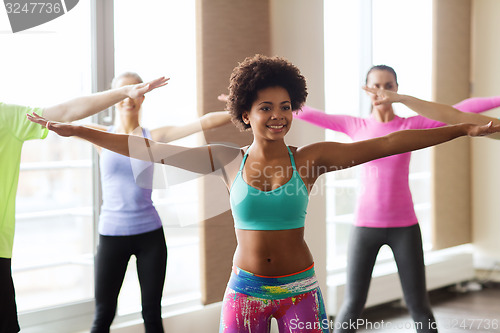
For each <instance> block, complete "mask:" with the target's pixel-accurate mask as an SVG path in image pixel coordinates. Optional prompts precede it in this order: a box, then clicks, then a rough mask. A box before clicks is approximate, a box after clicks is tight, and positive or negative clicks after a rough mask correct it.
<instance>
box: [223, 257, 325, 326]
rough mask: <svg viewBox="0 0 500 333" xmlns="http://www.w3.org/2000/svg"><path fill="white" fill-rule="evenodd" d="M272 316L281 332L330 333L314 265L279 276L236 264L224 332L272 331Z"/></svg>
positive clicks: (228, 291) (226, 296)
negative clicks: (263, 274) (262, 273)
mask: <svg viewBox="0 0 500 333" xmlns="http://www.w3.org/2000/svg"><path fill="white" fill-rule="evenodd" d="M271 318H275V319H276V321H277V323H278V328H279V331H280V332H293V333H298V332H321V333H328V319H327V316H326V311H325V306H324V303H323V297H322V296H321V291H320V289H319V284H318V280H317V279H316V275H315V274H314V265H312V266H311V267H309V268H307V269H305V270H304V271H301V272H297V273H295V274H290V275H287V276H279V277H266V276H259V275H255V274H252V273H250V272H247V271H244V270H242V269H239V268H237V267H233V272H232V274H231V278H230V279H229V282H228V284H227V288H226V292H225V294H224V301H223V303H222V313H221V321H220V330H219V332H220V333H235V332H238V333H244V332H252V333H268V332H269V331H270V328H271Z"/></svg>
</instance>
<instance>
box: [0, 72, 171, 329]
mask: <svg viewBox="0 0 500 333" xmlns="http://www.w3.org/2000/svg"><path fill="white" fill-rule="evenodd" d="M167 81H168V79H166V78H164V77H161V78H158V79H156V80H153V81H150V82H147V83H142V84H135V85H129V86H123V87H120V88H116V89H111V90H107V91H104V92H100V93H95V94H92V95H88V96H82V97H78V98H75V99H72V100H69V101H67V102H63V103H61V104H57V105H54V106H51V107H46V108H36V107H29V106H20V105H12V104H5V103H1V102H0V332H2V333H15V332H19V330H20V328H19V323H18V320H17V308H16V302H15V291H14V284H13V281H12V268H11V258H12V248H13V243H14V229H15V200H16V192H17V185H18V180H19V167H20V163H21V149H22V146H23V143H24V141H27V140H32V139H44V138H45V137H46V136H47V134H48V130H47V129H46V128H45V127H43V126H40V125H38V124H35V123H32V122H31V121H29V120H28V119H26V114H33V113H36V114H38V115H43V116H44V117H46V118H48V119H50V120H53V121H68V122H71V121H74V120H78V119H83V118H86V117H88V116H91V115H93V114H95V113H98V112H100V111H102V110H104V109H107V108H108V107H110V106H112V105H114V104H116V103H118V102H119V101H121V100H123V99H125V98H129V97H130V98H138V97H141V96H143V95H144V94H145V93H147V92H149V91H151V90H153V89H155V88H158V87H161V86H164V85H166V84H167Z"/></svg>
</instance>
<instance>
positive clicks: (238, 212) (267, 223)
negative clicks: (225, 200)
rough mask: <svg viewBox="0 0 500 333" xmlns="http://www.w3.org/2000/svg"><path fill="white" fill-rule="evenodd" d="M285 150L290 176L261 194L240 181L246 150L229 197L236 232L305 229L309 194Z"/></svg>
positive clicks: (291, 156) (293, 162)
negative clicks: (289, 163)
mask: <svg viewBox="0 0 500 333" xmlns="http://www.w3.org/2000/svg"><path fill="white" fill-rule="evenodd" d="M287 149H288V154H289V155H290V161H291V163H292V168H293V174H292V177H291V178H290V180H289V181H288V182H286V183H285V184H283V185H282V186H280V187H278V188H276V189H274V190H271V191H261V190H259V189H256V188H255V187H252V186H250V185H248V184H247V183H246V182H245V181H244V180H243V176H242V170H243V166H244V165H245V162H246V160H247V157H248V152H249V151H250V148H248V149H247V151H246V153H245V155H244V156H243V161H242V162H241V165H240V170H239V171H238V174H237V175H236V178H235V179H234V182H233V184H232V186H231V190H230V194H229V200H230V203H231V210H232V213H233V219H234V227H235V228H236V229H244V230H287V229H296V228H302V227H303V226H304V222H305V219H306V213H307V204H308V203H309V193H308V192H307V187H306V185H305V184H304V181H303V180H302V178H301V177H300V175H299V173H298V171H297V168H296V166H295V160H294V159H293V154H292V152H291V151H290V148H288V146H287Z"/></svg>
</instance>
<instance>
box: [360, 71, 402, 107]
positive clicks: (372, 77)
mask: <svg viewBox="0 0 500 333" xmlns="http://www.w3.org/2000/svg"><path fill="white" fill-rule="evenodd" d="M366 86H367V87H369V88H376V89H385V90H390V91H394V92H397V91H398V83H397V82H396V78H395V77H394V74H392V73H391V72H389V71H387V70H379V69H376V70H372V71H370V73H369V74H368V77H367V80H366ZM368 95H369V96H370V99H371V102H372V108H373V110H375V109H379V110H382V109H392V106H391V104H381V105H373V103H375V101H377V99H378V96H377V95H374V94H368Z"/></svg>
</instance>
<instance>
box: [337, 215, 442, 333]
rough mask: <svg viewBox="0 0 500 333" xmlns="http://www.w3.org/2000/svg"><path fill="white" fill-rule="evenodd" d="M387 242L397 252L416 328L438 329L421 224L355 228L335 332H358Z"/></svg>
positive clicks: (402, 281)
mask: <svg viewBox="0 0 500 333" xmlns="http://www.w3.org/2000/svg"><path fill="white" fill-rule="evenodd" d="M384 244H387V245H389V247H390V248H391V249H392V252H393V253H394V258H395V260H396V264H397V267H398V272H399V279H400V281H401V286H402V288H403V294H404V299H405V302H406V304H407V306H408V309H409V311H410V314H411V316H412V318H413V320H414V321H415V328H416V331H417V332H422V333H423V332H437V328H436V322H435V319H434V315H433V314H432V310H431V307H430V303H429V297H428V295H427V289H426V286H425V265H424V254H423V250H422V235H421V233H420V227H419V225H418V224H415V225H412V226H409V227H401V228H368V227H353V229H352V230H351V237H350V240H349V249H348V258H347V284H346V289H345V296H344V302H343V304H342V307H341V308H340V311H339V313H338V314H337V316H336V318H335V332H338V333H340V332H356V321H357V319H358V318H359V316H360V315H361V312H362V311H363V308H364V306H365V303H366V297H367V295H368V288H369V287H370V280H371V276H372V271H373V266H374V264H375V259H376V258H377V254H378V251H379V249H380V247H382V245H384Z"/></svg>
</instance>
